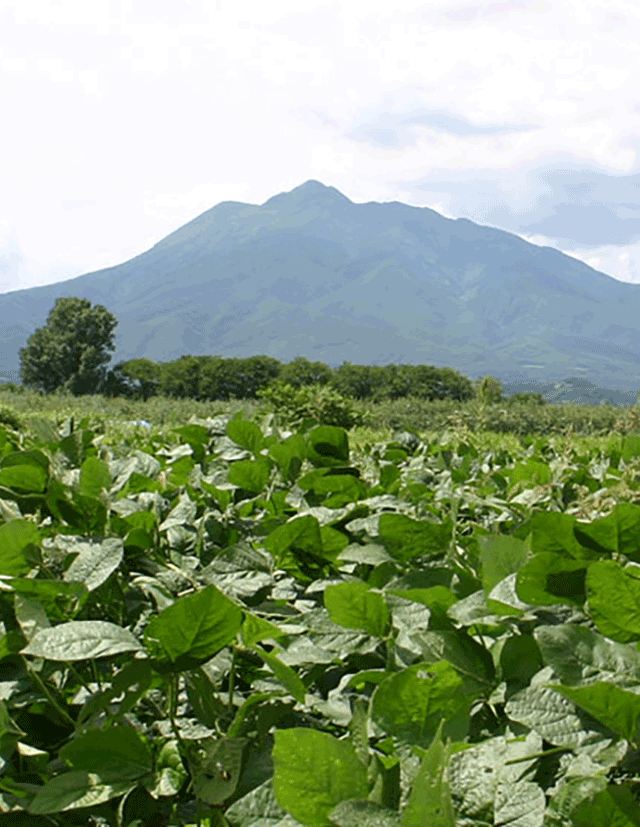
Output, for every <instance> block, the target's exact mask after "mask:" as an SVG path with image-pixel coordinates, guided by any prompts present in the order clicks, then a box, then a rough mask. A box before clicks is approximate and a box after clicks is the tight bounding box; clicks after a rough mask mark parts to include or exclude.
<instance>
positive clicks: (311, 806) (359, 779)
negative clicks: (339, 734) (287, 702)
mask: <svg viewBox="0 0 640 827" xmlns="http://www.w3.org/2000/svg"><path fill="white" fill-rule="evenodd" d="M273 761H274V767H275V772H274V779H273V786H274V790H275V794H276V798H277V799H278V803H279V804H280V806H281V807H283V808H284V809H285V810H287V812H289V813H291V815H292V816H293V817H294V818H295V819H297V820H298V821H300V822H301V823H302V824H305V825H309V827H329V825H330V824H331V821H330V819H329V813H330V812H331V811H332V810H333V808H334V807H335V805H336V804H339V803H340V802H341V801H345V800H348V799H351V798H359V799H361V798H366V797H367V793H368V788H367V771H366V769H365V767H364V765H363V764H362V762H361V761H360V760H359V759H358V756H357V755H356V753H355V750H354V749H353V747H352V746H351V744H350V743H349V742H348V741H338V739H337V738H334V737H333V736H332V735H329V734H328V733H326V732H320V731H319V730H316V729H299V728H292V729H278V730H276V743H275V746H274V748H273Z"/></svg>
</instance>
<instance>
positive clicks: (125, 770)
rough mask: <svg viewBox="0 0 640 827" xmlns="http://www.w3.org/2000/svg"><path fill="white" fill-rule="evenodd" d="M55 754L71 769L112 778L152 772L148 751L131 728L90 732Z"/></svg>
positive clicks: (114, 727)
mask: <svg viewBox="0 0 640 827" xmlns="http://www.w3.org/2000/svg"><path fill="white" fill-rule="evenodd" d="M58 754H59V756H60V758H62V760H63V761H65V762H66V763H67V764H68V765H69V767H71V769H73V770H86V771H87V772H95V773H98V774H101V773H105V772H108V773H112V774H113V777H114V778H115V777H118V778H122V779H125V778H130V779H134V778H141V777H142V776H143V775H147V773H150V772H151V771H152V770H153V759H152V755H151V750H150V749H149V746H148V744H147V742H146V741H145V740H143V738H142V737H141V736H140V734H139V733H138V732H137V730H135V729H134V728H133V727H131V726H123V725H116V726H112V727H109V728H108V729H92V730H91V731H90V732H86V733H84V734H83V735H79V736H77V737H76V738H74V739H73V740H72V741H69V742H68V743H67V744H65V745H64V746H63V747H61V748H60V750H59V753H58Z"/></svg>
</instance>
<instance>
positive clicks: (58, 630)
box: [21, 620, 142, 661]
mask: <svg viewBox="0 0 640 827" xmlns="http://www.w3.org/2000/svg"><path fill="white" fill-rule="evenodd" d="M140 649H142V646H141V645H140V644H139V643H138V641H137V640H136V638H135V637H134V636H133V635H132V634H131V632H129V631H128V630H127V629H123V628H122V627H121V626H116V624H115V623H107V622H106V621H104V620H73V621H71V622H70V623H60V624H59V625H58V626H54V627H53V628H51V629H41V630H40V631H39V632H36V634H35V635H34V637H33V638H32V639H31V642H30V643H29V645H28V646H26V647H25V648H24V649H23V650H22V652H21V654H22V655H32V656H33V657H37V658H46V659H47V660H60V661H65V660H68V661H77V660H90V659H91V658H104V657H108V656H110V655H117V654H120V653H121V652H136V651H138V650H140Z"/></svg>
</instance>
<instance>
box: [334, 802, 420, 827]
mask: <svg viewBox="0 0 640 827" xmlns="http://www.w3.org/2000/svg"><path fill="white" fill-rule="evenodd" d="M329 818H330V819H331V822H330V823H331V824H332V825H335V827H400V825H403V824H406V823H407V822H406V821H402V820H401V819H400V815H399V814H398V813H397V812H396V811H395V810H391V809H389V807H383V806H382V805H381V804H376V803H375V801H366V800H362V799H353V798H352V799H350V800H349V801H343V802H341V803H340V804H338V806H337V807H334V808H333V810H332V811H331V812H330V813H329Z"/></svg>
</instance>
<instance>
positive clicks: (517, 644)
mask: <svg viewBox="0 0 640 827" xmlns="http://www.w3.org/2000/svg"><path fill="white" fill-rule="evenodd" d="M542 667H543V663H542V656H541V654H540V650H539V649H538V644H537V643H536V641H535V639H534V638H533V637H532V636H531V635H512V636H510V637H508V638H507V639H506V640H505V642H504V645H503V646H502V648H501V650H500V670H501V672H502V680H504V681H515V682H516V683H520V684H523V685H525V686H526V685H527V684H528V683H529V682H530V680H531V678H532V677H533V676H534V675H535V674H536V673H537V672H539V671H540V670H541V669H542Z"/></svg>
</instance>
